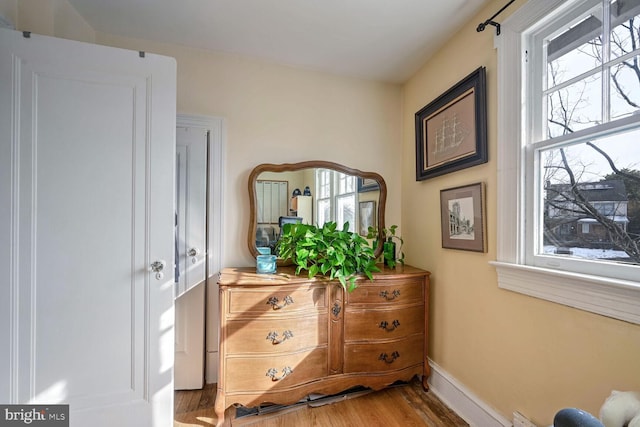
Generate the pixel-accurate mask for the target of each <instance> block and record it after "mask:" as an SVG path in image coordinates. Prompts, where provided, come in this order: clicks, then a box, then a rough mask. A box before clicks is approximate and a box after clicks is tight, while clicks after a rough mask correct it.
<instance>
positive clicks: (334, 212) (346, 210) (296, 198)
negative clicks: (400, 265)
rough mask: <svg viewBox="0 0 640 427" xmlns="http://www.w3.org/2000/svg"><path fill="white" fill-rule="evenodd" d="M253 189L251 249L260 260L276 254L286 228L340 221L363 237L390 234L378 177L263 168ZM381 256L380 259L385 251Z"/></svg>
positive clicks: (331, 166) (320, 164)
mask: <svg viewBox="0 0 640 427" xmlns="http://www.w3.org/2000/svg"><path fill="white" fill-rule="evenodd" d="M248 188H249V233H248V238H247V244H248V247H249V251H250V252H251V254H252V255H253V256H254V257H255V256H257V255H259V254H261V253H266V251H267V250H268V251H270V252H269V253H274V248H275V244H276V242H277V240H278V236H279V235H280V229H281V227H282V225H283V224H284V223H286V222H303V223H308V224H314V225H318V224H320V222H322V223H325V222H327V221H335V222H337V223H338V224H339V226H341V225H342V224H344V223H345V222H347V221H348V222H349V225H350V230H351V231H353V232H356V233H359V234H361V235H363V236H366V230H367V228H368V227H369V226H375V227H377V229H378V233H380V234H381V233H382V229H383V228H384V224H385V222H384V220H385V203H386V201H387V185H386V183H385V182H384V179H383V178H382V176H380V175H379V174H377V173H375V172H363V171H361V170H358V169H353V168H350V167H347V166H344V165H341V164H338V163H333V162H327V161H323V160H314V161H306V162H300V163H283V164H271V163H263V164H261V165H258V166H256V167H255V168H254V169H253V170H252V171H251V174H250V175H249V182H248ZM380 234H379V236H378V241H380V240H381V238H382V236H380ZM258 248H260V250H259V249H258ZM267 248H269V249H267ZM375 252H376V254H375V255H376V257H378V256H380V254H381V253H382V245H378V247H377V248H376V251H375Z"/></svg>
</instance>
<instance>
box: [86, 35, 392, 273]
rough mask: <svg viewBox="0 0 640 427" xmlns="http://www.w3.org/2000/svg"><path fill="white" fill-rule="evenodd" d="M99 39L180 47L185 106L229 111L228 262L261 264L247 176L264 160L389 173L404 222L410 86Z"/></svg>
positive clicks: (181, 103)
mask: <svg viewBox="0 0 640 427" xmlns="http://www.w3.org/2000/svg"><path fill="white" fill-rule="evenodd" d="M97 40H98V43H100V44H106V45H111V46H118V47H126V48H132V49H136V50H146V51H149V52H155V53H161V54H165V55H169V56H173V57H175V58H176V59H177V61H178V111H179V112H180V113H184V114H203V115H212V116H220V117H223V118H224V119H225V120H226V130H227V145H226V156H225V157H226V161H225V179H226V183H225V208H224V215H225V218H224V228H225V233H226V234H225V236H224V246H225V253H224V257H223V265H225V266H238V265H252V264H253V263H254V260H253V259H252V258H251V254H250V253H249V251H248V249H247V248H246V246H247V244H246V241H247V224H248V221H249V214H248V212H247V209H248V207H249V199H248V192H247V180H248V177H249V173H250V172H251V169H252V168H253V167H255V166H256V165H258V164H260V163H284V162H297V161H303V160H329V161H333V162H337V163H341V164H344V165H346V166H350V167H353V168H356V169H360V170H365V171H374V172H378V173H380V174H381V175H382V176H383V177H384V178H385V180H386V181H387V186H388V187H389V193H390V194H389V199H388V203H387V212H388V217H389V220H390V221H395V222H399V221H400V177H399V176H397V173H394V172H395V171H397V170H398V169H399V168H400V162H401V151H400V147H401V133H400V132H401V124H400V123H401V114H400V111H401V90H400V87H399V86H397V85H389V84H381V83H375V82H369V81H365V80H360V79H355V78H347V77H339V76H334V75H330V74H325V73H319V72H315V71H312V70H301V69H296V68H291V67H286V66H281V65H276V64H271V63H267V62H263V61H257V60H252V59H246V58H241V57H237V56H233V55H226V54H215V53H211V52H206V51H202V50H196V49H187V48H184V47H178V46H171V45H163V44H155V43H150V42H146V41H141V40H129V39H122V38H118V37H114V36H109V35H106V34H98V36H97Z"/></svg>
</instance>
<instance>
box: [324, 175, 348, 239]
mask: <svg viewBox="0 0 640 427" xmlns="http://www.w3.org/2000/svg"><path fill="white" fill-rule="evenodd" d="M316 194H317V195H318V196H317V201H316V202H317V212H318V224H324V223H325V222H328V221H335V222H336V223H337V224H338V227H340V228H341V227H342V226H343V224H344V223H346V222H348V223H349V231H351V232H355V227H356V177H355V176H351V175H346V174H344V173H341V172H337V171H332V170H329V169H317V170H316Z"/></svg>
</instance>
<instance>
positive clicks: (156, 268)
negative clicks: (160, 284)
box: [150, 259, 167, 280]
mask: <svg viewBox="0 0 640 427" xmlns="http://www.w3.org/2000/svg"><path fill="white" fill-rule="evenodd" d="M166 265H167V263H166V262H165V261H164V260H162V259H159V260H157V261H154V262H152V263H151V265H150V267H151V271H153V272H154V273H156V279H157V280H162V278H163V277H164V273H163V272H162V270H164V267H165V266H166Z"/></svg>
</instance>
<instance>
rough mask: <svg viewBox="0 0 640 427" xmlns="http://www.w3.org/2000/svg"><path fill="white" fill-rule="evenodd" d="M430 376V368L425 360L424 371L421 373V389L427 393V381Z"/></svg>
mask: <svg viewBox="0 0 640 427" xmlns="http://www.w3.org/2000/svg"><path fill="white" fill-rule="evenodd" d="M430 374H431V366H429V363H428V361H427V360H425V361H424V369H423V372H422V388H423V390H424V391H429V383H428V382H427V381H428V380H429V375H430Z"/></svg>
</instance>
